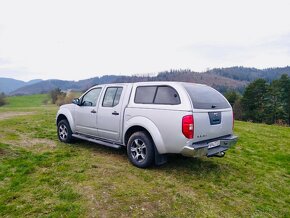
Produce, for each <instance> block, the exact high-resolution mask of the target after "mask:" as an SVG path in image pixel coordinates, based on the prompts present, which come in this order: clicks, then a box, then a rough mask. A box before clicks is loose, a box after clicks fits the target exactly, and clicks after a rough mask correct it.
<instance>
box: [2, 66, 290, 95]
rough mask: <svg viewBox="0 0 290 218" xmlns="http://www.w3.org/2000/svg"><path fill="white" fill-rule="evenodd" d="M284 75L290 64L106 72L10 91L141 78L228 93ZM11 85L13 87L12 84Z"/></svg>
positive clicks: (82, 86) (79, 86)
mask: <svg viewBox="0 0 290 218" xmlns="http://www.w3.org/2000/svg"><path fill="white" fill-rule="evenodd" d="M282 74H287V75H289V76H290V67H289V66H287V67H283V68H268V69H262V70H260V69H256V68H245V67H229V68H216V69H211V70H208V71H206V72H203V73H200V72H194V71H191V70H182V69H181V70H170V71H164V72H160V73H158V74H156V76H152V75H134V76H121V75H106V76H101V77H94V78H90V79H85V80H80V81H64V80H45V81H40V82H38V83H34V84H30V85H26V86H22V87H21V88H19V87H15V88H14V89H13V90H11V92H10V95H28V94H38V93H47V92H49V91H51V90H53V89H55V88H60V89H62V90H68V89H73V90H79V91H83V90H86V89H88V88H89V87H91V86H94V85H97V84H104V83H116V82H139V81H182V82H195V83H202V84H207V85H210V86H212V87H214V88H216V89H217V90H219V91H221V92H226V91H228V90H235V91H239V92H241V91H243V90H244V89H245V87H246V86H247V84H249V82H251V81H253V80H255V79H258V78H263V79H265V80H266V81H267V82H270V81H273V80H274V79H278V78H280V76H281V75H282ZM0 82H1V81H0ZM10 88H11V89H12V88H13V87H10Z"/></svg>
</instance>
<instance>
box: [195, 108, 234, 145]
mask: <svg viewBox="0 0 290 218" xmlns="http://www.w3.org/2000/svg"><path fill="white" fill-rule="evenodd" d="M193 116H194V142H198V141H203V140H208V139H214V138H218V137H221V136H226V135H230V134H232V133H233V112H232V109H231V108H229V109H224V110H209V111H195V112H193Z"/></svg>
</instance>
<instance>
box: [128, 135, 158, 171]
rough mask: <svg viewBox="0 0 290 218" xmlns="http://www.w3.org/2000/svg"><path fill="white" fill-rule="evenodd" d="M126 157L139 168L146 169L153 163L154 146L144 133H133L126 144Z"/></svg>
mask: <svg viewBox="0 0 290 218" xmlns="http://www.w3.org/2000/svg"><path fill="white" fill-rule="evenodd" d="M127 155H128V158H129V160H130V162H131V163H132V164H133V165H134V166H136V167H139V168H146V167H149V166H150V165H152V164H153V162H154V144H153V142H152V139H151V138H150V136H148V134H147V133H145V132H135V133H133V134H132V135H131V137H130V139H129V141H128V144H127Z"/></svg>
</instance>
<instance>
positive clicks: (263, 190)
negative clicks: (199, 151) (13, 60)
mask: <svg viewBox="0 0 290 218" xmlns="http://www.w3.org/2000/svg"><path fill="white" fill-rule="evenodd" d="M44 99H45V95H36V96H23V97H11V98H10V99H9V101H10V104H9V105H8V106H5V107H1V108H0V217H17V216H25V217H39V216H41V217H42V216H45V217H47V216H49V217H60V216H65V217H94V216H96V217H99V216H105V217H106V216H108V217H128V216H136V217H138V216H146V217H193V216H196V217H290V207H289V205H290V197H289V196H290V188H289V187H290V164H289V163H290V128H289V127H288V128H287V127H280V126H269V125H264V124H254V123H246V122H236V123H235V133H236V134H237V135H238V136H239V137H240V138H239V142H238V144H237V145H236V147H234V148H233V149H231V150H229V151H228V152H227V154H226V156H225V157H224V158H200V159H194V158H185V157H182V156H179V155H171V156H170V157H169V161H168V163H167V164H165V165H163V166H161V167H153V168H151V169H146V170H142V169H138V168H136V167H133V166H132V165H131V164H130V163H129V161H128V160H127V157H126V153H125V150H114V149H110V148H106V147H103V146H100V145H96V144H92V143H88V142H84V141H77V142H76V143H74V144H70V145H68V144H63V143H60V142H59V141H58V140H57V136H56V128H55V114H56V111H57V107H55V106H51V105H50V106H42V102H43V100H44ZM20 102H22V103H20ZM8 112H9V113H10V115H9V117H7V116H5V115H4V114H6V115H7V113H8ZM27 112H29V114H28V113H27ZM13 113H15V115H17V114H18V116H13ZM21 113H22V114H21ZM19 114H21V115H19ZM1 115H2V117H3V119H1Z"/></svg>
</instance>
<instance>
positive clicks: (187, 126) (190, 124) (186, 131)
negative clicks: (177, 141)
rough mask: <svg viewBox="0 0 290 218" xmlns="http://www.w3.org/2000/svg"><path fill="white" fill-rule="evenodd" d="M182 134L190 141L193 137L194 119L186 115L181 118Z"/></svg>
mask: <svg viewBox="0 0 290 218" xmlns="http://www.w3.org/2000/svg"><path fill="white" fill-rule="evenodd" d="M182 133H183V135H184V136H185V137H186V138H188V139H192V138H193V136H194V119H193V116H192V115H187V116H184V117H183V118H182Z"/></svg>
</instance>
